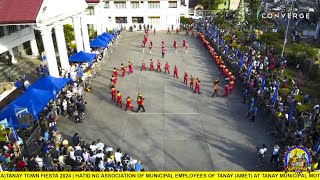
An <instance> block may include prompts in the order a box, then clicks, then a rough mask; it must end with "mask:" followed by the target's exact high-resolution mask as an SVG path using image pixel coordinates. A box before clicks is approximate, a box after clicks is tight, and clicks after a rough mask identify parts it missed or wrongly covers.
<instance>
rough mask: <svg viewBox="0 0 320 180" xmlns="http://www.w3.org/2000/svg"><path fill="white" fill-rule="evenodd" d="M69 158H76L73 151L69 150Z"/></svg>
mask: <svg viewBox="0 0 320 180" xmlns="http://www.w3.org/2000/svg"><path fill="white" fill-rule="evenodd" d="M69 156H70V158H71V159H73V160H76V156H75V155H74V150H73V149H71V150H70V152H69Z"/></svg>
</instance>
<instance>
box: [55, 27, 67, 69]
mask: <svg viewBox="0 0 320 180" xmlns="http://www.w3.org/2000/svg"><path fill="white" fill-rule="evenodd" d="M54 30H55V34H56V40H57V45H58V51H59V58H60V64H61V68H62V69H64V70H67V71H68V72H69V69H70V66H69V59H68V52H67V46H66V39H65V37H64V31H63V25H62V24H58V25H56V26H55V27H54Z"/></svg>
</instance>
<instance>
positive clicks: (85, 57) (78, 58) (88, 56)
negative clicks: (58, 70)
mask: <svg viewBox="0 0 320 180" xmlns="http://www.w3.org/2000/svg"><path fill="white" fill-rule="evenodd" d="M94 58H96V54H93V53H87V52H84V51H80V52H78V53H76V54H73V55H72V56H70V57H69V62H91V61H92V60H93V59H94Z"/></svg>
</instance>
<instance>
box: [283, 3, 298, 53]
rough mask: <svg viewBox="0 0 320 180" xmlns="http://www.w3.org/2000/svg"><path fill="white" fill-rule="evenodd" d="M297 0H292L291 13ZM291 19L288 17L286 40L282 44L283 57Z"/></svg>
mask: <svg viewBox="0 0 320 180" xmlns="http://www.w3.org/2000/svg"><path fill="white" fill-rule="evenodd" d="M294 2H295V0H292V1H291V7H290V13H291V14H292V9H293V4H294ZM290 20H291V18H288V24H287V28H286V33H285V36H284V41H283V46H282V52H281V57H282V58H283V54H284V48H285V46H286V44H287V41H288V40H287V36H288V30H289V25H290Z"/></svg>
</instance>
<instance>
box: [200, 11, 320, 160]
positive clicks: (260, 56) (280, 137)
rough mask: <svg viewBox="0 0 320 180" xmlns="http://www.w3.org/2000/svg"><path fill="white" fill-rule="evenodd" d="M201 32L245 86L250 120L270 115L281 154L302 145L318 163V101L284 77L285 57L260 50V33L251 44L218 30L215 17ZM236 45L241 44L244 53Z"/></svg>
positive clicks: (232, 31)
mask: <svg viewBox="0 0 320 180" xmlns="http://www.w3.org/2000/svg"><path fill="white" fill-rule="evenodd" d="M198 30H199V31H202V32H203V34H204V35H205V37H206V38H207V39H208V40H210V42H213V43H212V46H213V47H214V51H215V53H217V54H218V55H219V56H220V57H221V59H222V61H221V64H222V65H225V66H227V68H228V69H229V70H230V71H232V72H233V73H234V74H236V75H237V80H236V81H237V82H238V84H239V85H240V87H242V92H243V103H245V104H248V112H247V117H248V118H252V116H255V115H256V113H257V111H259V112H260V113H261V114H263V115H264V117H267V115H271V116H269V117H268V118H263V120H265V121H267V123H268V126H271V127H269V130H270V134H273V135H274V136H275V137H276V138H277V141H279V143H280V144H281V145H282V147H281V150H282V151H281V150H279V154H280V152H282V153H284V152H285V149H286V146H292V145H299V144H303V145H304V146H306V147H307V148H310V149H312V152H313V153H312V156H313V159H314V161H316V162H317V161H318V160H319V150H320V136H319V129H318V128H317V124H318V123H319V99H318V98H316V97H314V100H313V101H312V100H311V97H310V95H308V94H303V92H301V90H300V84H299V82H296V81H295V80H294V79H289V78H288V77H287V76H286V75H285V74H283V72H284V70H285V68H286V66H287V60H286V57H285V56H284V57H281V56H280V55H278V54H276V49H275V47H273V46H272V45H266V46H265V47H263V48H261V44H262V43H261V42H260V41H259V40H258V39H259V34H257V33H256V31H255V30H254V29H252V30H251V31H250V32H249V34H250V36H251V37H252V42H251V43H248V44H246V43H245V42H241V41H239V39H237V33H236V30H235V29H233V28H230V29H221V28H219V27H218V26H217V25H216V24H215V22H214V17H213V16H211V17H210V18H207V19H206V20H205V21H204V22H202V23H199V24H198ZM248 36H249V35H248ZM211 40H212V41H211ZM235 42H236V43H235ZM236 44H240V46H242V48H241V49H242V50H240V49H238V47H237V45H236ZM221 64H220V65H221ZM300 73H301V72H300ZM289 87H292V88H291V89H289ZM284 90H288V93H283V92H284ZM301 97H302V98H301ZM303 104H309V105H312V106H313V110H312V111H309V112H299V111H298V110H297V107H298V106H301V105H303ZM306 113H307V114H308V115H307V120H308V121H309V123H303V121H304V119H303V118H301V117H302V116H303V115H304V114H306ZM277 152H278V151H277ZM280 161H281V160H280ZM280 161H279V163H280Z"/></svg>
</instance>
